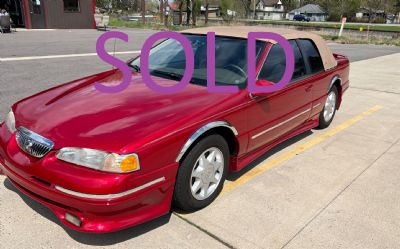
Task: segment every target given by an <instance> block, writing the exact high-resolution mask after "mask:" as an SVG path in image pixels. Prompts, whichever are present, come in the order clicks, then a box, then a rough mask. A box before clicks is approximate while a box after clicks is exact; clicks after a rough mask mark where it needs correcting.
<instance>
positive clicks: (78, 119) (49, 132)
mask: <svg viewBox="0 0 400 249" xmlns="http://www.w3.org/2000/svg"><path fill="white" fill-rule="evenodd" d="M121 79H122V75H121V73H120V72H118V71H111V72H106V73H102V74H99V75H95V76H91V77H87V78H85V79H82V80H78V81H75V82H72V83H69V84H65V85H63V86H59V87H56V88H53V89H50V90H48V91H45V92H43V93H39V94H37V95H34V96H32V97H29V98H27V99H24V100H22V101H20V102H19V103H17V104H16V106H15V108H14V111H15V115H16V120H17V126H25V127H26V128H28V129H30V130H32V131H34V132H36V133H39V134H40V135H42V136H45V137H47V138H49V139H51V140H52V141H54V142H55V148H56V149H59V148H62V147H83V148H94V149H101V150H105V151H110V152H121V151H120V150H121V149H122V148H123V147H124V146H126V145H128V144H130V145H132V143H135V142H136V143H137V144H138V146H139V144H140V141H144V140H147V141H152V140H154V139H155V138H156V137H157V136H162V135H165V134H167V133H168V132H172V131H173V130H174V129H176V128H177V127H182V126H184V125H189V124H190V123H192V122H194V121H195V120H196V119H201V117H202V116H204V115H205V114H207V116H209V115H210V112H211V110H213V111H214V112H218V109H220V108H221V107H220V108H216V107H218V106H219V103H223V102H226V101H228V99H229V96H230V95H229V94H209V93H208V92H207V88H206V87H204V86H196V85H192V84H189V85H188V86H187V87H186V88H185V89H184V90H183V91H180V92H179V93H176V94H169V95H166V94H159V93H155V92H153V91H152V90H150V89H149V88H148V87H147V86H146V85H145V84H144V83H143V82H142V81H141V77H140V75H133V77H132V80H133V82H132V84H131V85H130V86H129V88H127V89H126V90H124V91H122V92H120V93H117V94H106V93H101V92H99V91H97V90H96V89H95V88H94V85H93V83H94V82H96V81H99V82H102V83H103V84H105V85H110V86H111V85H113V84H119V82H120V81H121ZM156 81H157V82H158V83H159V84H160V85H162V86H168V85H169V86H170V85H173V84H176V83H177V82H175V81H170V80H166V79H161V78H157V79H156ZM146 138H147V139H146Z"/></svg>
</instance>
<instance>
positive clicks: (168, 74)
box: [151, 70, 182, 80]
mask: <svg viewBox="0 0 400 249" xmlns="http://www.w3.org/2000/svg"><path fill="white" fill-rule="evenodd" d="M151 72H152V73H155V74H158V75H160V76H166V77H168V78H169V79H171V80H181V79H182V75H179V74H175V73H171V72H165V71H160V70H152V71H151Z"/></svg>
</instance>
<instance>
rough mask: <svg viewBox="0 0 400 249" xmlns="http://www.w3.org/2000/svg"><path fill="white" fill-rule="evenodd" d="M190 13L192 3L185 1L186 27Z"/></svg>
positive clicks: (189, 0) (188, 0)
mask: <svg viewBox="0 0 400 249" xmlns="http://www.w3.org/2000/svg"><path fill="white" fill-rule="evenodd" d="M191 13H192V1H191V0H186V25H188V26H189V25H190V18H191Z"/></svg>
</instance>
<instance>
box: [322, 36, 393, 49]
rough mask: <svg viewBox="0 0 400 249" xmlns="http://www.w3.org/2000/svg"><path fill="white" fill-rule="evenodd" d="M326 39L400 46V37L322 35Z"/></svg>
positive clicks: (338, 41) (350, 42) (348, 42)
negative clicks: (367, 37)
mask: <svg viewBox="0 0 400 249" xmlns="http://www.w3.org/2000/svg"><path fill="white" fill-rule="evenodd" d="M321 36H322V37H323V38H324V39H325V40H328V41H334V42H337V43H342V44H374V45H391V46H398V47H400V38H397V39H389V38H375V37H370V38H369V39H366V38H354V37H346V36H342V37H340V38H339V37H338V36H335V35H321Z"/></svg>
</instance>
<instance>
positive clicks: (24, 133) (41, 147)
mask: <svg viewBox="0 0 400 249" xmlns="http://www.w3.org/2000/svg"><path fill="white" fill-rule="evenodd" d="M16 140H17V144H18V146H19V147H20V148H21V149H22V150H23V151H25V152H26V153H28V154H29V155H31V156H34V157H37V158H41V157H44V156H45V155H46V154H47V153H49V152H50V150H51V149H53V146H54V143H53V142H52V141H51V140H49V139H47V138H45V137H42V136H40V135H39V134H36V133H34V132H33V131H30V130H28V129H26V128H25V127H19V128H18V129H17V134H16Z"/></svg>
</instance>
